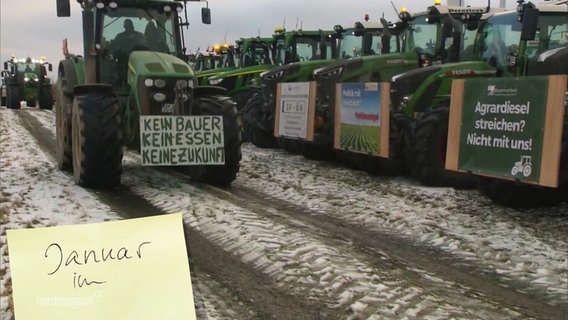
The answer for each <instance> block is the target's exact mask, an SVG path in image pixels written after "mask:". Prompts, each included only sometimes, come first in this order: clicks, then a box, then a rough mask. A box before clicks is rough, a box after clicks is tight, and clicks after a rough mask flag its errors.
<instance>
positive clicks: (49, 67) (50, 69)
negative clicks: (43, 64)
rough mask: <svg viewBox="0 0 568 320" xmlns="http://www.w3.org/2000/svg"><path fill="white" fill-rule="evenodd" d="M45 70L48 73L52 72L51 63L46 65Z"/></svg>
mask: <svg viewBox="0 0 568 320" xmlns="http://www.w3.org/2000/svg"><path fill="white" fill-rule="evenodd" d="M47 70H49V72H51V71H53V66H52V65H51V63H49V64H48V65H47Z"/></svg>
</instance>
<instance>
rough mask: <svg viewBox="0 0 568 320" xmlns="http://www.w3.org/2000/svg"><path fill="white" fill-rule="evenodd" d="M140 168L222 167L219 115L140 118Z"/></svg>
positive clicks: (221, 139) (222, 154) (222, 150)
mask: <svg viewBox="0 0 568 320" xmlns="http://www.w3.org/2000/svg"><path fill="white" fill-rule="evenodd" d="M140 153H141V155H142V165H146V166H173V165H180V166H183V165H201V164H224V163H225V148H224V135H223V117H222V116H170V115H167V116H140Z"/></svg>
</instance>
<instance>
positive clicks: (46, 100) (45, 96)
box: [38, 84, 53, 110]
mask: <svg viewBox="0 0 568 320" xmlns="http://www.w3.org/2000/svg"><path fill="white" fill-rule="evenodd" d="M51 89H52V88H51V85H50V84H48V85H42V86H41V87H40V88H39V97H38V101H39V108H40V109H49V110H51V109H52V108H53V94H52V90H51Z"/></svg>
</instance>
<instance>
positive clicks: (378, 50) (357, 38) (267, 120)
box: [245, 19, 400, 158]
mask: <svg viewBox="0 0 568 320" xmlns="http://www.w3.org/2000/svg"><path fill="white" fill-rule="evenodd" d="M381 20H382V21H381V24H379V23H375V22H369V21H363V22H356V23H355V24H354V25H353V26H352V27H343V26H341V25H336V26H335V27H334V31H335V34H334V35H333V36H332V35H328V38H330V39H336V44H335V45H333V44H332V45H331V46H330V48H329V51H330V52H327V55H326V56H322V57H321V59H314V58H312V59H306V60H302V61H296V62H293V63H289V64H285V65H282V66H279V67H275V68H272V69H271V70H269V71H267V72H264V73H263V74H262V75H261V84H262V91H259V92H256V93H255V94H254V95H253V97H252V98H251V99H250V100H249V101H248V102H247V106H246V110H245V112H246V114H245V118H247V119H248V120H247V121H246V122H245V125H248V126H249V127H252V128H251V130H250V131H251V134H253V136H252V137H251V140H252V142H253V143H254V144H255V145H256V146H258V147H261V148H266V147H275V146H276V143H275V141H276V140H277V142H278V145H280V146H281V147H283V148H284V149H285V150H287V151H289V152H291V153H299V152H301V153H303V154H304V155H306V156H308V157H312V156H313V157H318V158H322V157H325V155H326V153H325V151H321V152H320V151H318V150H317V148H314V146H309V145H306V144H304V142H303V141H302V140H301V139H292V138H290V137H285V136H280V137H278V139H274V137H273V132H274V119H275V117H274V113H275V111H274V110H275V109H274V106H275V103H276V98H277V97H276V93H277V86H278V83H292V82H308V81H313V80H314V78H313V74H314V70H316V69H319V68H322V67H324V66H326V65H329V64H331V63H332V62H334V61H336V60H337V59H349V58H356V57H360V56H366V55H372V54H384V53H387V52H390V51H391V50H397V49H399V48H400V42H399V41H398V38H395V40H394V41H392V43H391V38H390V33H391V30H390V27H389V25H388V22H387V21H386V20H384V19H381ZM385 40H386V42H385ZM318 120H319V119H318ZM320 122H321V121H320Z"/></svg>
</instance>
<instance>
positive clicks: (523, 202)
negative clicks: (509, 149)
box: [478, 178, 566, 208]
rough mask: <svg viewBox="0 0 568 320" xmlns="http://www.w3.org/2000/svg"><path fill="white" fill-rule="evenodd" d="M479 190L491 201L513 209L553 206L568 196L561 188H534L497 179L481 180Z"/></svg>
mask: <svg viewBox="0 0 568 320" xmlns="http://www.w3.org/2000/svg"><path fill="white" fill-rule="evenodd" d="M478 188H479V191H481V193H483V194H484V195H485V196H487V197H488V198H489V199H491V201H493V202H495V203H497V204H500V205H503V206H507V207H512V208H531V207H539V206H551V205H555V204H557V203H559V202H560V201H562V199H563V198H564V197H565V196H566V195H563V194H562V192H563V190H562V189H561V188H556V189H555V188H546V187H540V186H532V185H527V184H519V183H517V182H514V181H508V180H500V179H495V178H481V179H480V180H479V185H478Z"/></svg>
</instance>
